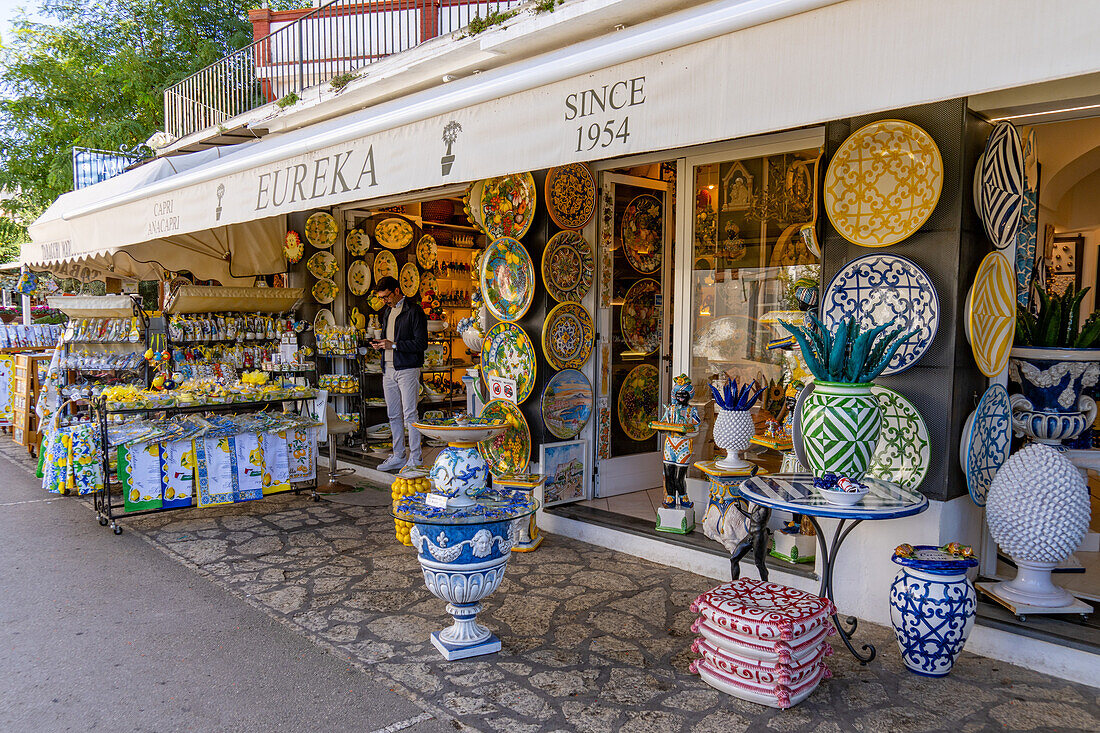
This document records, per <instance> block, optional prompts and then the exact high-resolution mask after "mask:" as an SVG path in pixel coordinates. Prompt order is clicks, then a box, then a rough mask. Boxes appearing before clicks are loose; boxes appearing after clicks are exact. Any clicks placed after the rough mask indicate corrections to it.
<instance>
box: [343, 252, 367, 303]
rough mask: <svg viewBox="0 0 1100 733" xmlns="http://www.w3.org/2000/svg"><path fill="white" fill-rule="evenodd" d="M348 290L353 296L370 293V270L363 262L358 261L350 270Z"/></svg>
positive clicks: (353, 263)
mask: <svg viewBox="0 0 1100 733" xmlns="http://www.w3.org/2000/svg"><path fill="white" fill-rule="evenodd" d="M348 290H350V291H351V294H352V295H366V294H367V293H368V292H369V291H370V268H369V267H367V263H366V262H364V261H363V260H356V261H355V262H352V263H351V267H349V268H348Z"/></svg>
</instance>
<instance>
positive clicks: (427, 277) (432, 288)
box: [420, 272, 439, 295]
mask: <svg viewBox="0 0 1100 733" xmlns="http://www.w3.org/2000/svg"><path fill="white" fill-rule="evenodd" d="M420 292H422V293H435V294H437V295H438V294H439V284H438V283H437V282H436V279H435V273H434V272H422V273H420Z"/></svg>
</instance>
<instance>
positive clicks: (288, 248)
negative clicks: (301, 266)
mask: <svg viewBox="0 0 1100 733" xmlns="http://www.w3.org/2000/svg"><path fill="white" fill-rule="evenodd" d="M304 253H305V247H304V246H302V238H301V237H299V236H298V232H287V233H286V239H285V240H284V241H283V257H284V258H286V261H287V262H289V263H290V264H292V265H293V264H295V263H296V262H298V260H300V259H302V255H303V254H304Z"/></svg>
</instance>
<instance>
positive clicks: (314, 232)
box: [306, 211, 340, 249]
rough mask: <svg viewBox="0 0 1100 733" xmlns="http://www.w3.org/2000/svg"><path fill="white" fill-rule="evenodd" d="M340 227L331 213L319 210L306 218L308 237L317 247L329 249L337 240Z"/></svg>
mask: <svg viewBox="0 0 1100 733" xmlns="http://www.w3.org/2000/svg"><path fill="white" fill-rule="evenodd" d="M339 233H340V227H339V226H338V225H337V224H336V220H335V219H333V218H332V215H331V214H326V213H325V212H323V211H318V212H317V213H316V214H313V215H312V216H310V217H309V218H308V219H306V239H308V240H309V243H310V244H312V245H313V246H314V247H316V248H317V249H328V248H329V247H331V246H332V245H333V243H334V242H335V241H336V235H337V234H339Z"/></svg>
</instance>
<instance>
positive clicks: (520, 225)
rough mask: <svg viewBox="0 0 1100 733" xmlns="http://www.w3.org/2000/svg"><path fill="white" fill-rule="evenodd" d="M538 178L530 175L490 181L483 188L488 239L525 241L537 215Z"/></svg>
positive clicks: (482, 198) (482, 214)
mask: <svg viewBox="0 0 1100 733" xmlns="http://www.w3.org/2000/svg"><path fill="white" fill-rule="evenodd" d="M536 200H537V196H536V190H535V179H534V178H533V177H532V176H531V174H530V173H517V174H515V175H511V176H498V177H497V178H487V179H486V180H485V181H483V183H482V187H481V217H482V221H483V222H484V225H485V230H486V231H487V232H488V233H489V236H491V237H493V238H497V237H514V238H516V239H523V235H524V234H526V233H527V230H528V229H530V228H531V221H532V220H533V218H534V216H535V201H536Z"/></svg>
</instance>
